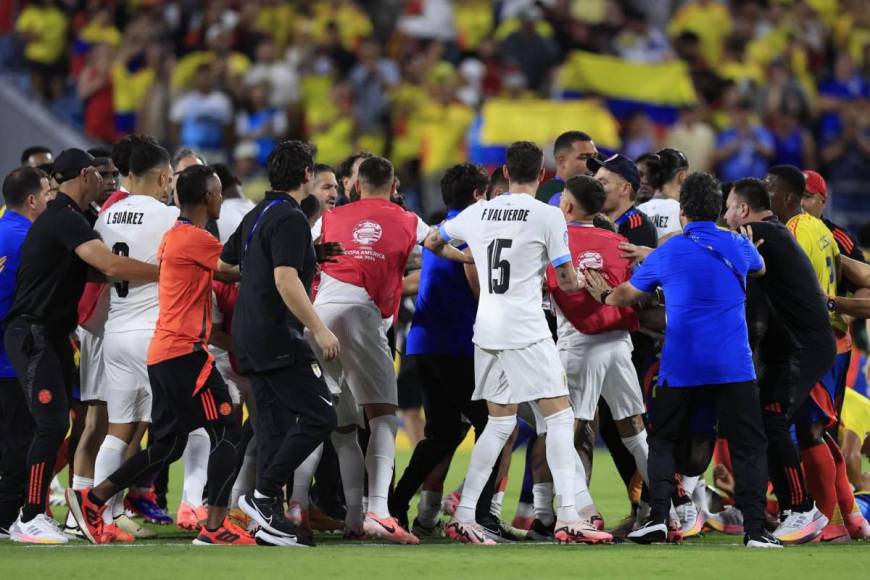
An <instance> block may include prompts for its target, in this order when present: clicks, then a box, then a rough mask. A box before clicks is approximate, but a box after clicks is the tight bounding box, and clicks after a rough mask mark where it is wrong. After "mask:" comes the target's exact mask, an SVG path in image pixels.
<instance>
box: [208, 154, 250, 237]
mask: <svg viewBox="0 0 870 580" xmlns="http://www.w3.org/2000/svg"><path fill="white" fill-rule="evenodd" d="M212 167H213V168H214V171H215V173H217V176H218V177H219V178H220V180H221V189H222V191H223V198H224V202H223V205H221V217H220V218H218V220H217V228H218V239H220V241H221V243H222V244H225V243H227V240H229V239H230V236H231V235H233V232H235V231H236V228H238V227H239V224H240V223H242V218H244V217H245V215H247V213H248V212H249V211H251V210H252V209H254V205H255V204H254V202H252V201H251V200H250V199H248V198H247V197H245V194H244V192H243V191H242V182H241V180H240V179H239V178H238V177H236V176H235V175H234V174H233V171H232V169H230V168H229V166H228V165H226V164H225V163H215V164H214V165H212Z"/></svg>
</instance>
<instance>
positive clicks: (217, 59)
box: [172, 24, 251, 91]
mask: <svg viewBox="0 0 870 580" xmlns="http://www.w3.org/2000/svg"><path fill="white" fill-rule="evenodd" d="M206 47H207V50H197V51H194V52H191V53H189V54H186V55H185V56H184V57H182V58H181V59H180V60H179V61H178V63H177V64H176V65H175V68H174V69H173V71H172V89H173V91H184V90H187V89H189V88H190V84H191V81H192V80H193V77H194V76H195V75H196V74H197V73H198V71H199V69H200V67H201V66H202V65H204V64H212V63H214V64H215V68H214V71H215V73H216V75H217V77H218V78H220V80H221V81H222V82H223V83H224V85H225V86H226V87H230V88H238V89H239V90H241V88H242V87H243V86H244V85H243V83H242V82H241V80H242V79H243V78H244V75H245V74H246V73H247V72H248V70H249V69H250V68H251V61H250V60H248V57H246V56H245V55H244V54H242V53H240V52H238V51H235V50H233V49H232V29H231V28H228V27H226V25H225V24H215V25H213V26H212V27H211V28H209V30H208V31H207V32H206Z"/></svg>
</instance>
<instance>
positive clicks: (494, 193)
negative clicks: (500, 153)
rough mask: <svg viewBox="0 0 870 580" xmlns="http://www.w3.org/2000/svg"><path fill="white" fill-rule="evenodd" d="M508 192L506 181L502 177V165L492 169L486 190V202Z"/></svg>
mask: <svg viewBox="0 0 870 580" xmlns="http://www.w3.org/2000/svg"><path fill="white" fill-rule="evenodd" d="M507 190H508V180H507V178H506V177H505V176H504V165H499V166H498V167H496V168H495V169H493V171H492V173H491V174H490V176H489V185H488V186H487V188H486V196H485V198H486V200H487V201H488V200H491V199H495V198H497V197H498V196H500V195H501V194H503V193H504V192H506V191H507Z"/></svg>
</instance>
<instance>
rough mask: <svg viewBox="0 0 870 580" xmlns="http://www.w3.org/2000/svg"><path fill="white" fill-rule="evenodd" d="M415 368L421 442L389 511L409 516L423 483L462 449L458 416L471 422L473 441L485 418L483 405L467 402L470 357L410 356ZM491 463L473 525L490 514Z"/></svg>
mask: <svg viewBox="0 0 870 580" xmlns="http://www.w3.org/2000/svg"><path fill="white" fill-rule="evenodd" d="M411 359H413V360H412V361H411V364H414V365H416V367H417V371H418V376H419V377H420V387H421V390H422V394H423V409H424V410H425V411H426V427H425V430H424V435H425V437H424V438H423V440H422V441H420V443H418V444H417V447H415V448H414V453H413V454H412V455H411V460H410V462H409V463H408V467H407V468H406V469H405V472H404V473H403V474H402V478H401V479H400V480H399V481H398V482H397V483H396V487H395V489H394V490H393V495H392V497H391V498H390V511H391V512H393V513H394V514H395V513H402V514H404V513H405V512H407V511H408V507H409V504H410V502H411V498H412V497H413V496H414V494H415V493H417V490H418V489H420V486H421V485H422V484H423V482H424V481H425V479H426V477H427V476H428V475H429V474H430V473H431V472H432V470H433V469H435V467H437V466H438V464H439V463H441V462H442V461H444V460H445V459H446V458H447V457H449V456H450V454H452V453H453V451H454V450H455V449H456V448H457V447H458V446H459V444H460V443H462V439H463V437H464V436H465V433H466V431H465V428H464V426H463V424H462V416H463V415H465V417H466V418H467V419H468V420H469V421H470V422H471V425H472V426H473V427H474V432H475V436H477V437H479V436H480V434H481V433H482V432H483V429H484V427H486V421H487V418H488V417H489V412H488V411H487V408H486V402H485V401H472V400H471V395H472V394H473V393H474V358H473V357H470V356H439V355H417V356H409V357H408V358H407V360H411ZM498 467H499V462H496V464H495V466H494V468H493V471H492V474H491V475H490V478H489V481H487V484H486V487H484V489H483V492H482V493H481V495H480V499H479V500H478V502H477V509H476V516H477V519H478V521H480V520H481V518H484V517H486V516H487V515H488V514H489V508H490V504H491V503H492V496H493V493H494V491H495V484H496V481H495V478H496V477H497V476H498Z"/></svg>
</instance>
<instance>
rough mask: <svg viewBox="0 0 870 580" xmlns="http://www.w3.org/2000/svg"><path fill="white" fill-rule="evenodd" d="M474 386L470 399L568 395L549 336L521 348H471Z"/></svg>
mask: <svg viewBox="0 0 870 580" xmlns="http://www.w3.org/2000/svg"><path fill="white" fill-rule="evenodd" d="M474 380H475V389H474V394H473V395H472V396H471V399H472V400H474V401H477V400H480V399H483V400H485V401H489V402H492V403H497V404H499V405H508V404H516V403H525V402H527V401H537V400H539V399H552V398H554V397H562V396H565V395H567V394H568V383H567V382H566V380H565V372H564V371H563V370H562V365H561V363H560V362H559V353H557V352H556V345H555V344H554V343H553V341H552V340H551V339H549V338H545V339H543V340H540V341H538V342H536V343H534V344H531V345H529V346H527V347H524V348H516V349H508V350H489V349H485V348H480V347H479V346H477V345H475V347H474Z"/></svg>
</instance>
